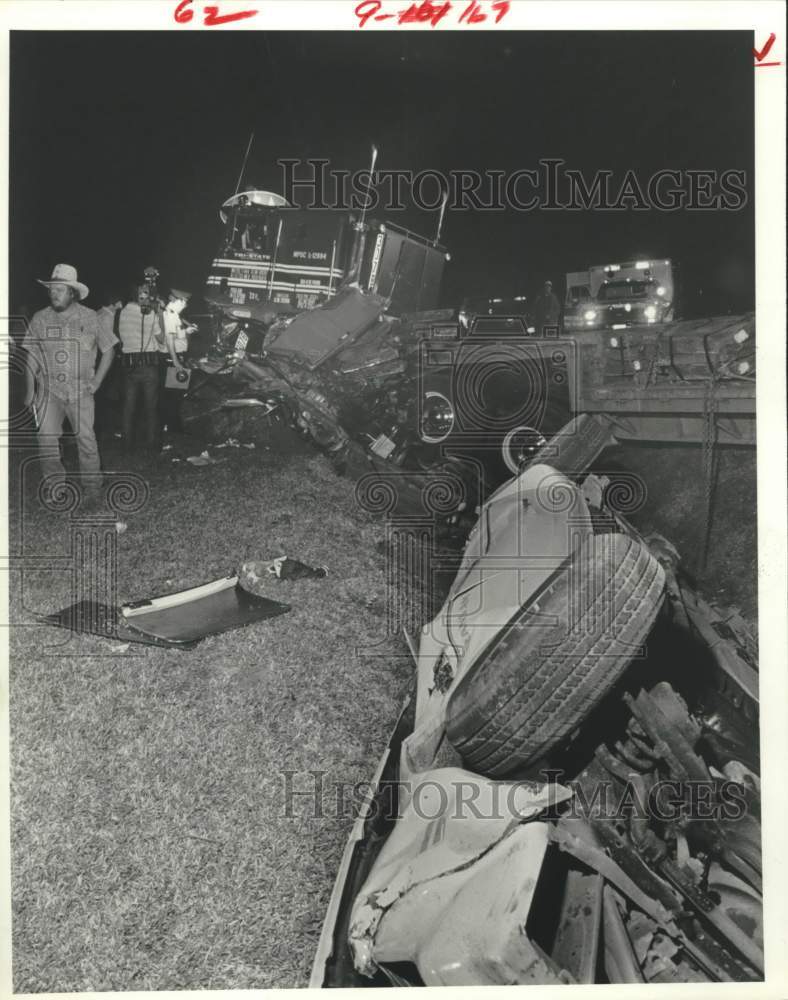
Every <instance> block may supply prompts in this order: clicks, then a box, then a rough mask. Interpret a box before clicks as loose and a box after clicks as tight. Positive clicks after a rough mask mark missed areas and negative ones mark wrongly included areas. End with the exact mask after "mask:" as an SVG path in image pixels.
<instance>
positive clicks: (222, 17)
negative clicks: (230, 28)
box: [203, 7, 257, 28]
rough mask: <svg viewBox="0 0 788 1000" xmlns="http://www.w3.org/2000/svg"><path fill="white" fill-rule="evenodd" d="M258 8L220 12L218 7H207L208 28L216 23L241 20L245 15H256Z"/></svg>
mask: <svg viewBox="0 0 788 1000" xmlns="http://www.w3.org/2000/svg"><path fill="white" fill-rule="evenodd" d="M256 13H257V11H256V10H239V11H237V12H236V13H235V14H220V13H219V8H218V7H206V8H205V21H204V22H203V23H204V24H205V26H206V28H212V27H213V26H214V25H215V24H229V23H230V21H241V20H243V19H244V18H245V17H254V16H255V14H256Z"/></svg>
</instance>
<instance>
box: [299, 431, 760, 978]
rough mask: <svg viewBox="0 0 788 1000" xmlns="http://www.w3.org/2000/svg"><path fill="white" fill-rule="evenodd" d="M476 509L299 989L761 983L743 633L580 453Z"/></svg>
mask: <svg viewBox="0 0 788 1000" xmlns="http://www.w3.org/2000/svg"><path fill="white" fill-rule="evenodd" d="M612 426H613V425H612V424H611V423H610V421H609V420H607V419H606V418H603V417H599V416H591V415H584V416H581V417H580V418H578V419H577V420H575V421H573V422H572V423H571V424H570V425H569V426H568V427H567V428H565V429H564V430H563V431H562V432H561V433H560V434H558V435H556V436H555V437H553V438H552V439H551V440H550V441H549V442H548V443H547V444H546V445H545V446H544V447H543V448H542V449H541V450H540V451H539V452H538V453H537V454H536V455H535V456H534V457H533V458H532V459H531V461H530V462H529V463H528V464H527V465H526V467H525V468H524V470H523V471H522V472H521V473H520V474H519V475H518V476H516V477H514V478H513V479H511V480H510V481H508V482H507V483H505V484H504V485H502V486H501V487H500V488H499V489H498V490H497V491H496V492H494V493H493V494H492V495H491V496H490V497H489V498H488V499H487V501H486V503H485V504H484V505H483V506H482V508H481V511H480V514H479V518H478V521H477V523H476V525H475V527H474V529H473V531H472V532H471V535H470V537H469V538H468V542H467V545H466V548H465V553H464V557H463V561H462V564H461V566H460V569H459V572H458V573H457V576H456V578H455V579H454V582H453V584H452V585H451V588H450V590H449V593H448V596H447V597H446V600H445V603H444V604H443V607H442V609H441V610H440V612H439V613H438V615H437V616H436V617H435V618H434V619H433V620H432V621H431V622H429V623H428V624H427V625H425V626H424V627H423V628H422V630H421V635H420V636H419V637H418V641H416V640H415V639H414V638H413V637H409V638H410V644H411V648H412V651H413V655H414V658H415V664H416V670H415V680H414V689H415V690H414V692H413V694H412V696H411V697H410V698H409V699H408V702H407V703H406V706H405V708H404V710H403V713H402V715H401V717H400V720H399V723H398V725H397V727H396V729H395V732H394V733H393V735H392V737H391V740H390V743H389V747H388V749H387V751H386V752H385V754H384V756H383V758H382V760H381V762H380V765H379V768H378V771H377V774H376V775H375V778H374V781H373V782H372V785H371V789H372V791H371V793H369V792H368V793H367V794H366V795H365V796H364V797H363V798H362V800H361V801H360V809H359V814H358V817H357V819H356V822H355V826H354V829H353V832H352V835H351V838H350V841H349V843H348V845H347V848H346V851H345V854H344V857H343V860H342V864H341V867H340V871H339V874H338V877H337V881H336V884H335V888H334V892H333V895H332V899H331V903H330V906H329V911H328V914H327V918H326V922H325V925H324V928H323V933H322V936H321V939H320V943H319V947H318V950H317V954H316V957H315V961H314V967H313V974H312V980H311V985H312V986H315V987H321V986H323V987H326V986H329V987H330V986H360V985H365V984H366V985H377V986H380V985H387V984H390V985H397V986H409V985H485V984H487V985H496V984H497V985H505V984H529V983H542V984H551V983H553V984H558V983H643V982H655V983H664V982H674V983H675V982H717V981H757V980H759V979H761V978H762V977H763V930H762V900H761V890H762V883H761V861H760V858H761V854H760V780H759V753H758V728H757V727H758V678H757V672H756V661H757V652H756V646H755V641H754V639H753V637H752V635H751V633H750V631H749V629H748V627H747V625H746V623H745V622H744V620H743V619H742V617H741V616H740V615H738V614H737V613H735V612H733V611H730V610H727V611H726V610H725V609H721V608H718V607H715V606H713V605H711V604H709V603H707V602H706V601H705V600H704V599H703V598H702V597H701V596H700V595H699V593H698V592H697V591H696V590H695V589H694V588H693V586H692V585H691V584H690V582H689V581H688V579H687V577H686V576H685V574H684V573H683V572H682V570H681V568H680V565H679V557H678V553H677V552H676V550H675V549H674V548H673V546H672V545H671V544H670V543H669V542H668V541H666V540H665V539H664V538H662V537H660V536H657V535H654V536H651V537H642V536H641V535H640V534H639V533H638V532H637V531H636V530H635V529H634V528H633V526H632V525H631V524H630V523H629V522H628V520H627V519H626V518H625V517H623V516H622V515H621V514H620V513H618V512H617V511H616V509H615V505H614V504H611V502H610V491H609V489H608V486H609V484H608V483H606V482H605V481H604V479H601V478H600V477H598V476H596V475H595V474H593V473H588V472H587V471H586V470H587V467H588V466H589V465H590V464H591V463H592V462H593V459H594V457H595V456H596V455H597V454H598V452H599V450H600V449H601V448H603V447H604V446H605V443H606V441H608V440H609V435H610V433H611V428H612Z"/></svg>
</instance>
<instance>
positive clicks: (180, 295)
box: [159, 288, 197, 433]
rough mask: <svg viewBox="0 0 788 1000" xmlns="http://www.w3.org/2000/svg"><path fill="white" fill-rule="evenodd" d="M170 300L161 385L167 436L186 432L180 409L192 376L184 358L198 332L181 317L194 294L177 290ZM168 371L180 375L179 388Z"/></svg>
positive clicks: (165, 315)
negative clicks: (184, 362) (191, 339)
mask: <svg viewBox="0 0 788 1000" xmlns="http://www.w3.org/2000/svg"><path fill="white" fill-rule="evenodd" d="M168 298H169V301H168V302H167V305H166V306H165V307H164V309H163V310H162V314H161V316H162V328H163V330H164V343H163V344H161V345H160V346H159V352H160V355H161V361H162V365H161V378H160V382H159V388H160V391H161V396H160V399H161V403H160V413H161V425H162V431H163V432H165V433H167V432H169V433H180V432H181V431H182V429H183V428H182V427H181V417H180V407H181V402H182V401H183V395H184V392H185V391H186V389H187V387H188V384H189V383H188V376H189V372H188V369H187V368H185V367H184V364H183V356H184V355H185V354H186V351H187V350H188V348H189V335H190V334H192V333H194V331H195V330H196V329H197V328H196V327H195V326H192V325H190V324H188V323H185V322H184V320H183V317H182V316H181V313H182V312H183V310H184V309H185V308H186V304H187V302H188V301H189V299H190V298H191V292H184V291H182V290H181V289H179V288H173V289H171V290H170V294H169V297H168ZM168 371H174V372H175V373H176V374H175V379H176V380H177V382H178V384H177V385H176V386H173V385H172V384H171V379H170V380H168V378H167V373H168ZM181 373H182V374H181ZM168 382H169V383H170V384H169V385H168Z"/></svg>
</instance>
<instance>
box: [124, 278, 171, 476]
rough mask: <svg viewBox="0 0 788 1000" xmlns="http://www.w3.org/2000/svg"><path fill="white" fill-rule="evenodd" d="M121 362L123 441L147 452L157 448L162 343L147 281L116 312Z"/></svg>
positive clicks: (156, 307)
mask: <svg viewBox="0 0 788 1000" xmlns="http://www.w3.org/2000/svg"><path fill="white" fill-rule="evenodd" d="M115 333H116V334H117V336H118V337H119V338H120V344H121V355H120V362H121V365H122V366H123V445H124V448H125V449H126V451H127V452H130V451H132V450H134V448H135V445H140V444H141V445H142V446H143V447H144V449H145V451H146V452H147V453H148V455H149V456H151V457H152V456H153V455H156V454H158V451H159V347H160V345H161V344H163V343H164V333H163V330H162V325H161V314H160V304H159V302H158V301H154V300H153V299H151V296H150V292H149V290H148V288H147V286H146V285H138V286H136V287H135V289H134V296H133V298H132V300H131V301H130V302H128V303H127V304H126V305H125V306H124V307H123V308H122V309H121V310H120V312H119V313H118V315H117V321H116V329H115Z"/></svg>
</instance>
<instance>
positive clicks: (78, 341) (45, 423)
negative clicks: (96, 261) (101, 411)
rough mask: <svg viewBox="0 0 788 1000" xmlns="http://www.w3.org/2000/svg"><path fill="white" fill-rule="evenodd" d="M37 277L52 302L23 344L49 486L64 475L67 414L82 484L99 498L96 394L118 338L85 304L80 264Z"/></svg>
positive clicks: (37, 317) (38, 315)
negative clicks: (62, 439)
mask: <svg viewBox="0 0 788 1000" xmlns="http://www.w3.org/2000/svg"><path fill="white" fill-rule="evenodd" d="M37 280H38V282H39V284H41V285H44V286H45V287H46V288H47V289H48V290H49V301H50V305H49V306H48V307H47V308H46V309H41V310H40V311H39V312H37V313H36V314H35V315H34V316H33V319H32V320H31V322H30V327H29V328H28V331H27V334H26V336H25V339H24V347H25V348H26V350H27V353H28V356H29V364H28V366H27V368H26V375H27V403H28V405H30V404H32V403H33V402H34V401H35V402H36V404H37V415H38V436H39V454H40V456H41V467H42V473H43V475H44V479H45V483H46V485H47V487H48V488H49V489H50V490H51V489H52V488H53V487H56V486H57V485H58V484H59V483H62V482H63V480H64V478H65V471H64V469H63V466H62V464H61V462H60V450H59V446H58V442H59V439H60V435H61V434H62V433H63V423H64V421H65V420H66V418H68V422H69V423H70V424H71V427H72V430H73V431H74V434H75V436H76V439H77V450H78V452H79V469H80V474H81V477H82V481H83V485H84V487H85V490H86V492H87V494H88V496H95V495H96V493H97V492H98V490H99V488H100V486H101V460H100V458H99V451H98V445H97V444H96V434H95V431H94V430H93V420H94V416H95V405H94V400H93V396H94V394H95V392H96V390H97V389H98V387H99V386H100V385H101V383H102V382H103V380H104V376H105V375H106V374H107V372H108V371H109V369H110V366H111V365H112V359H113V352H112V348H113V347H114V346H115V344H116V343H117V338H116V337H115V335H114V334H113V333H112V331H111V330H110V329H108V328H107V325H106V324H104V323H99V319H98V315H97V314H96V313H95V312H94V311H93V310H92V309H88V308H86V307H85V306H83V305H81V304H80V303H81V302H82V300H83V299H84V298H86V297H87V294H88V287H87V285H84V284H82V282H81V281H78V280H77V271H76V268H74V267H72V266H71V265H70V264H56V265H55V267H54V269H53V271H52V277H51V278H50V279H49V280H48V281H44V280H42V279H40V278H39V279H37ZM99 352H100V354H101V359H100V361H99V364H98V368H97V367H96V356H97V354H98V353H99ZM36 383H38V393H36Z"/></svg>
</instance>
